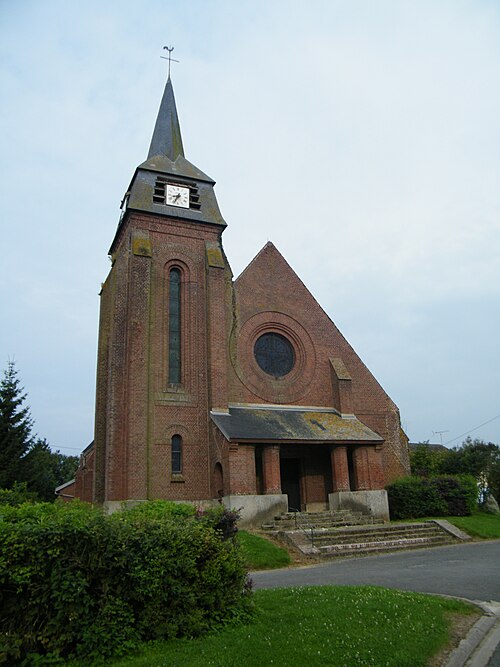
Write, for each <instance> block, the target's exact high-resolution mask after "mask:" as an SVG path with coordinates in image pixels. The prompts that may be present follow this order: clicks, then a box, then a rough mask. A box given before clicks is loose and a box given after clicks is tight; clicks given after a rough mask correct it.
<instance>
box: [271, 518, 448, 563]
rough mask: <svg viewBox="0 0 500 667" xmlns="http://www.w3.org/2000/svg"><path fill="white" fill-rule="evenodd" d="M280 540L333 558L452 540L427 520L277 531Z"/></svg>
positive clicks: (425, 545) (446, 532) (446, 542)
mask: <svg viewBox="0 0 500 667" xmlns="http://www.w3.org/2000/svg"><path fill="white" fill-rule="evenodd" d="M278 534H279V535H280V536H281V537H282V538H283V539H284V540H286V541H287V542H289V543H291V544H293V545H294V546H295V547H297V548H298V549H299V550H300V551H302V552H303V553H304V554H307V555H313V556H314V555H315V556H319V557H321V558H336V557H341V556H350V555H358V554H368V553H376V552H383V551H397V550H401V549H415V548H417V547H430V546H438V545H441V544H450V543H453V542H455V541H456V540H457V539H459V538H458V537H454V536H453V535H452V534H450V532H448V531H447V530H445V529H444V528H443V527H442V526H440V525H438V524H437V523H434V522H432V521H429V522H419V523H406V524H384V525H363V526H347V527H343V528H332V527H329V528H313V529H307V528H306V529H295V530H289V531H280V532H279V533H278Z"/></svg>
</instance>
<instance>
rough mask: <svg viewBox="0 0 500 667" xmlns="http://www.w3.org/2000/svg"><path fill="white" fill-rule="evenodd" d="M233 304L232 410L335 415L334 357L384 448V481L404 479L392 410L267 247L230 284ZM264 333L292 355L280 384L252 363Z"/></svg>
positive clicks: (358, 410) (403, 453)
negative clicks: (330, 411) (261, 407)
mask: <svg viewBox="0 0 500 667" xmlns="http://www.w3.org/2000/svg"><path fill="white" fill-rule="evenodd" d="M235 303H236V306H235V328H234V331H233V334H232V336H231V345H230V351H231V362H232V363H231V365H230V371H229V373H230V374H229V399H230V402H236V403H260V404H262V403H269V404H272V403H279V404H285V405H286V404H292V405H302V406H322V407H335V408H336V409H339V408H340V406H339V404H338V402H339V397H338V392H336V391H335V390H334V388H333V387H332V380H331V365H330V361H329V359H330V358H332V357H340V358H341V359H342V361H343V362H344V364H345V366H346V368H347V371H348V373H349V374H350V376H351V378H352V409H353V412H354V414H356V416H357V417H358V418H359V419H360V420H361V421H363V422H364V423H365V424H366V425H367V426H369V427H370V428H372V429H373V430H374V431H376V432H377V433H379V434H380V435H381V436H382V437H383V438H384V439H385V441H386V443H385V445H384V448H383V455H384V465H385V469H386V477H387V479H388V480H389V479H392V478H394V477H397V476H400V475H401V474H404V473H405V471H406V468H407V465H408V463H407V448H406V442H404V438H402V436H401V433H400V426H399V412H398V410H397V407H396V406H395V404H394V403H393V402H392V401H391V399H390V398H389V397H388V396H387V394H386V393H385V392H384V390H383V389H382V387H381V386H380V385H379V384H378V382H377V381H376V379H375V378H374V377H373V375H372V374H371V373H370V371H369V370H368V369H367V368H366V366H365V365H364V364H363V362H362V361H361V359H360V358H359V357H358V355H357V354H356V353H355V351H354V350H353V349H352V347H351V346H350V345H349V343H348V342H347V341H346V340H345V338H344V337H343V335H342V334H341V333H340V331H339V330H338V329H337V327H336V326H335V325H334V324H333V322H332V321H331V320H330V318H329V317H328V316H327V315H326V313H325V312H324V311H323V309H322V308H321V307H320V306H319V304H318V303H317V302H316V300H315V299H314V298H313V297H312V295H311V294H310V292H309V291H308V290H307V289H306V287H305V286H304V285H303V283H302V282H301V281H300V279H299V278H298V277H297V275H296V274H295V273H294V272H293V271H292V269H291V268H290V266H289V265H288V264H287V263H286V261H285V260H284V259H283V257H282V256H281V255H280V253H279V252H278V251H277V250H276V248H274V246H273V245H272V244H267V245H266V246H265V247H264V249H263V250H262V251H261V252H260V253H259V255H257V257H256V258H255V259H254V260H253V262H252V263H251V264H250V265H249V266H248V267H247V269H246V270H245V271H244V272H243V274H242V275H241V276H240V277H239V278H238V280H237V281H236V282H235ZM266 330H271V331H273V330H274V331H277V332H278V333H282V334H283V335H285V336H286V337H287V338H288V339H289V340H290V341H292V343H293V345H294V348H295V350H296V367H295V368H294V369H293V370H292V371H291V373H290V374H289V375H288V376H285V377H284V378H282V379H277V380H275V379H273V378H271V377H270V376H269V375H267V374H266V373H264V372H263V371H262V370H261V369H260V368H259V367H258V365H257V363H256V362H255V359H254V355H253V346H254V343H255V340H256V339H257V338H258V337H259V336H260V335H261V334H262V333H264V331H266Z"/></svg>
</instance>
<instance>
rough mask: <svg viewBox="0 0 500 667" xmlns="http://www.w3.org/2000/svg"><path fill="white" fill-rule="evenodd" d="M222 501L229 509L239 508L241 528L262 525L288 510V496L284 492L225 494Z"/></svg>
mask: <svg viewBox="0 0 500 667" xmlns="http://www.w3.org/2000/svg"><path fill="white" fill-rule="evenodd" d="M222 502H223V503H224V506H225V507H227V508H228V509H235V510H239V512H240V515H241V519H240V521H239V522H238V525H239V527H240V528H249V527H251V526H260V524H262V523H265V522H266V521H270V520H272V519H274V517H275V516H277V515H279V514H282V513H283V512H286V511H287V510H288V496H286V495H285V494H282V493H279V494H278V493H277V494H266V495H262V496H257V495H252V496H250V495H248V496H237V495H233V496H224V498H223V499H222Z"/></svg>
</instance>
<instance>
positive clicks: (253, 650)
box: [113, 586, 477, 667]
mask: <svg viewBox="0 0 500 667" xmlns="http://www.w3.org/2000/svg"><path fill="white" fill-rule="evenodd" d="M255 602H256V607H257V614H256V620H255V621H254V622H253V623H251V624H248V625H240V626H233V627H228V628H226V629H224V630H222V631H220V632H219V633H217V634H213V635H209V636H205V637H202V638H199V639H191V640H189V639H179V640H173V641H169V642H162V643H158V644H155V645H152V646H148V647H146V648H145V650H144V652H143V653H142V654H140V655H134V656H133V657H130V658H128V659H126V660H120V661H119V662H116V663H113V664H114V665H115V667H127V666H130V665H134V666H137V667H146V666H147V667H160V666H163V665H172V666H174V665H175V667H209V666H216V667H241V666H242V665H244V666H245V667H262V665H273V667H303V665H307V666H308V667H316V666H317V667H320V666H321V667H325V666H331V667H336V666H338V667H341V666H345V665H356V667H362V666H370V667H381V666H385V667H419V666H422V667H423V666H424V665H425V664H426V663H427V661H428V660H429V658H430V657H431V656H433V655H434V654H435V653H436V652H437V651H439V650H440V649H441V648H442V647H443V646H444V645H446V644H447V642H448V639H449V627H448V625H449V621H448V619H447V616H449V615H451V614H463V615H467V614H473V613H477V610H476V609H475V608H474V607H472V606H471V605H467V604H465V603H463V602H461V601H458V600H452V599H445V598H438V597H433V596H429V595H423V594H419V593H408V592H403V591H394V590H388V589H384V588H376V587H371V586H363V587H346V586H321V587H312V586H311V587H304V588H286V589H277V590H260V591H257V592H256V593H255Z"/></svg>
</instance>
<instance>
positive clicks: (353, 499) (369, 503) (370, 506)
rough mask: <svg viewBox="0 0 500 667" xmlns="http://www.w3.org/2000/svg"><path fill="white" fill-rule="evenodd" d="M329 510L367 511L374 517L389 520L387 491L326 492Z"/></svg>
mask: <svg viewBox="0 0 500 667" xmlns="http://www.w3.org/2000/svg"><path fill="white" fill-rule="evenodd" d="M328 504H329V506H330V509H331V510H344V509H345V510H353V511H355V512H364V513H369V514H370V516H372V517H374V518H375V519H383V521H389V502H388V500H387V491H385V489H379V490H377V491H337V492H335V493H329V494H328Z"/></svg>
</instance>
